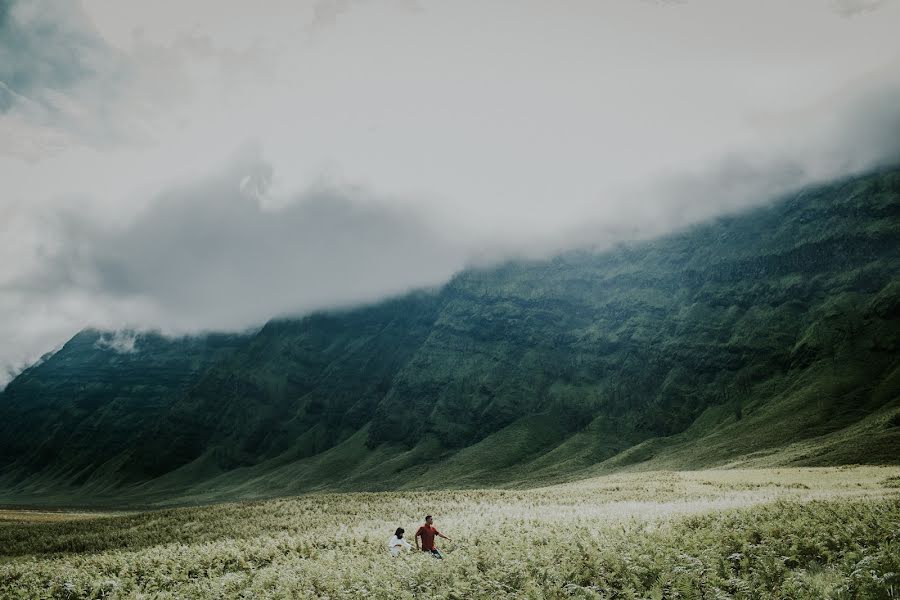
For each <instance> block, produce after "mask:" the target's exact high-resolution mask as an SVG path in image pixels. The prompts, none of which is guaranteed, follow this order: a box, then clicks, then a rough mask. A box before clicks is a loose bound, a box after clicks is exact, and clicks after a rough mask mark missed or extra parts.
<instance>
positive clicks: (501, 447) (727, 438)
mask: <svg viewBox="0 0 900 600" xmlns="http://www.w3.org/2000/svg"><path fill="white" fill-rule="evenodd" d="M99 335H100V334H99V333H97V332H83V333H81V334H79V335H78V336H76V337H75V338H73V340H72V341H71V342H70V343H69V344H67V346H66V347H65V348H64V349H63V350H62V351H60V352H59V353H57V354H56V355H54V356H53V357H51V358H49V359H48V360H47V361H46V362H44V363H43V364H41V365H38V366H36V367H34V368H32V369H29V370H28V371H26V372H25V373H23V374H22V375H20V377H19V378H17V379H16V380H15V381H13V382H12V383H11V384H10V385H9V387H8V388H7V390H6V392H4V393H3V395H2V396H0V428H2V429H0V433H2V438H3V441H2V442H0V450H2V456H0V464H2V465H3V466H4V471H5V473H6V475H4V476H2V479H0V485H2V486H3V487H4V488H5V489H7V490H9V491H8V492H7V493H6V496H7V497H9V498H14V497H17V494H18V495H19V496H21V495H23V494H26V495H27V494H31V496H32V497H33V496H34V493H35V492H34V490H36V489H38V487H37V485H38V482H40V483H41V485H48V486H50V488H54V487H59V486H68V487H67V489H87V488H84V487H83V486H84V485H85V484H87V483H96V485H97V486H98V487H97V489H98V490H99V489H100V487H102V489H103V493H105V494H109V495H116V494H119V495H121V494H127V493H137V492H135V491H134V490H140V493H147V494H150V493H155V492H154V490H156V491H158V493H160V494H162V493H165V494H170V495H176V496H177V495H179V494H187V493H194V494H198V495H200V496H202V497H209V495H213V496H215V495H219V496H229V495H237V496H253V495H266V494H269V493H287V492H296V491H300V490H305V489H313V488H321V487H326V488H341V489H348V488H370V489H371V488H386V487H400V486H413V487H415V486H429V485H470V484H473V485H474V484H486V483H502V482H504V481H507V482H514V481H527V480H531V481H542V480H552V479H555V478H560V477H566V476H575V475H577V474H579V473H586V472H592V471H593V470H597V469H617V468H653V467H659V466H665V467H676V468H678V467H691V466H709V465H714V464H727V463H729V462H731V461H735V460H740V461H744V462H745V463H747V464H753V461H769V462H770V463H772V462H774V463H779V462H782V463H786V462H789V463H797V464H821V463H836V462H892V461H896V460H897V456H900V428H898V417H897V414H898V412H897V411H898V410H900V409H898V402H900V370H898V369H900V352H898V340H900V171H898V170H896V169H894V170H885V171H881V172H877V173H873V174H870V175H866V176H862V177H857V178H853V179H850V180H846V181H841V182H837V183H834V184H831V185H827V186H822V187H818V188H815V189H808V190H804V191H802V192H800V193H798V194H795V195H792V196H790V197H788V198H785V199H780V200H777V201H774V202H772V203H771V204H769V205H767V206H764V207H762V208H757V209H754V210H751V211H748V212H745V213H743V214H739V215H732V216H729V217H725V218H721V219H718V220H715V221H712V222H708V223H704V224H702V225H699V226H695V227H692V228H690V229H689V230H686V231H682V232H679V233H677V234H673V235H670V236H667V237H664V238H659V239H656V240H653V241H649V242H642V243H635V244H631V245H627V246H620V247H617V248H615V249H613V250H611V251H608V252H603V253H592V252H570V253H566V254H563V255H560V256H557V257H555V258H553V259H550V260H546V261H533V262H513V263H509V264H506V265H503V266H500V267H497V268H491V269H481V270H469V271H465V272H463V273H460V274H459V275H457V276H456V277H455V278H454V279H453V280H452V281H450V282H449V283H448V284H447V285H445V286H444V287H443V288H441V289H439V290H434V291H431V292H418V293H414V294H410V295H408V296H405V297H402V298H398V299H394V300H390V301H386V302H383V303H379V304H377V305H373V306H365V307H360V308H357V309H353V310H344V311H335V312H328V313H321V314H315V315H311V316H309V317H306V318H303V319H298V320H280V321H273V322H270V323H268V324H267V325H266V326H265V327H263V328H262V329H261V330H260V331H259V332H258V333H256V334H253V335H247V336H209V337H207V338H196V339H189V340H175V341H170V340H164V339H162V338H159V337H156V336H143V337H140V338H139V339H138V343H137V344H136V348H135V351H134V352H131V353H117V352H115V351H113V350H110V349H108V348H99V347H98V343H97V339H98V336H99ZM72 486H75V487H74V488H73V487H72ZM78 486H82V488H78ZM103 486H105V487H103ZM129 490H131V491H129ZM216 497H218V496H216Z"/></svg>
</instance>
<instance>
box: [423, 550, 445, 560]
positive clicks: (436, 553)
mask: <svg viewBox="0 0 900 600" xmlns="http://www.w3.org/2000/svg"><path fill="white" fill-rule="evenodd" d="M422 552H431V555H432V556H433V557H435V558H441V559H442V558H444V556H443V555H442V554H441V551H440V550H438V549H437V548H432V549H431V550H427V549H425V548H422Z"/></svg>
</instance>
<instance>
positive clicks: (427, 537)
mask: <svg viewBox="0 0 900 600" xmlns="http://www.w3.org/2000/svg"><path fill="white" fill-rule="evenodd" d="M436 533H440V531H438V530H437V529H435V528H434V527H432V526H431V525H429V524H428V523H426V524H425V525H422V526H421V527H419V530H418V531H416V535H417V536H422V550H434V535H435V534H436Z"/></svg>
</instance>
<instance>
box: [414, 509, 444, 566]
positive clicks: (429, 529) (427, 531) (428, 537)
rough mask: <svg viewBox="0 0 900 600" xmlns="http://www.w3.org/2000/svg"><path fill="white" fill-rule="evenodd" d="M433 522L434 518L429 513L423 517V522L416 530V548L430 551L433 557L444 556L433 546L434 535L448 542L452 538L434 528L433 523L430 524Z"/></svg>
mask: <svg viewBox="0 0 900 600" xmlns="http://www.w3.org/2000/svg"><path fill="white" fill-rule="evenodd" d="M433 522H434V520H433V519H432V518H431V515H428V516H427V517H425V524H424V525H422V526H421V527H419V530H418V531H416V550H421V551H422V552H431V555H432V556H433V557H435V558H444V557H443V556H441V551H440V550H438V549H437V548H435V547H434V536H438V537H442V538H444V539H445V540H447V541H448V542H452V541H453V540H451V539H450V538H448V537H447V536H446V535H444V534H443V533H441V532H440V531H438V530H437V529H435V528H434V525H432V523H433ZM419 538H422V545H421V546H419Z"/></svg>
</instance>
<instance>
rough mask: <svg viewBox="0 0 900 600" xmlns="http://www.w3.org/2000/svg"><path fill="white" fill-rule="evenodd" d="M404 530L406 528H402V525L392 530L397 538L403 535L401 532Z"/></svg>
mask: <svg viewBox="0 0 900 600" xmlns="http://www.w3.org/2000/svg"><path fill="white" fill-rule="evenodd" d="M404 531H406V530H405V529H403V528H402V527H398V528H397V531H395V532H394V535H396V536H397V539H400V538H402V537H403V532H404Z"/></svg>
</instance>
